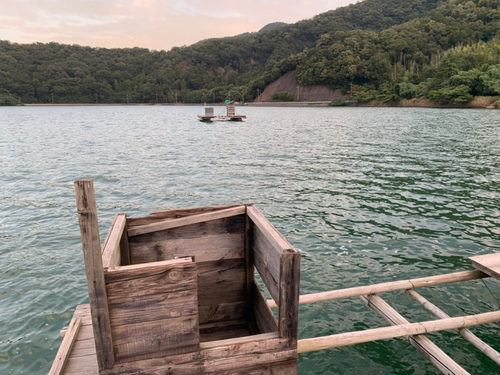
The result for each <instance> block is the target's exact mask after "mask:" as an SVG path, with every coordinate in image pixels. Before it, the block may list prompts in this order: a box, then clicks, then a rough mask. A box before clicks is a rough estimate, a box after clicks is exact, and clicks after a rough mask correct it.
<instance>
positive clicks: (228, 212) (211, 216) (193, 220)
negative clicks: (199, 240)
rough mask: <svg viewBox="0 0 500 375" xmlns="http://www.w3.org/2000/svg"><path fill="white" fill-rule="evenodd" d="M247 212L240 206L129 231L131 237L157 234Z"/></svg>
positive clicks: (143, 226)
mask: <svg viewBox="0 0 500 375" xmlns="http://www.w3.org/2000/svg"><path fill="white" fill-rule="evenodd" d="M245 212H246V207H245V206H238V207H233V208H228V209H225V210H220V211H214V212H207V213H204V214H198V215H193V216H187V217H181V218H179V219H174V220H170V221H163V222H159V223H153V224H145V225H141V226H136V227H131V228H129V229H128V235H129V237H133V236H137V235H140V234H145V233H151V232H157V231H161V230H165V229H171V228H177V227H182V226H186V225H191V224H197V223H201V222H205V221H211V220H216V219H222V218H225V217H231V216H237V215H242V214H244V213H245Z"/></svg>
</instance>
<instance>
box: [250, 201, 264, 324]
mask: <svg viewBox="0 0 500 375" xmlns="http://www.w3.org/2000/svg"><path fill="white" fill-rule="evenodd" d="M247 209H248V208H247ZM253 226H254V224H253V222H252V220H250V218H249V217H248V215H246V216H245V265H246V271H245V272H246V289H247V290H246V297H247V298H246V299H247V308H246V314H247V320H248V321H249V322H255V321H256V320H255V313H254V301H253V300H254V296H253V287H254V280H255V268H254V259H253ZM265 302H266V300H265V299H264V303H265Z"/></svg>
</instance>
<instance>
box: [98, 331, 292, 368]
mask: <svg viewBox="0 0 500 375" xmlns="http://www.w3.org/2000/svg"><path fill="white" fill-rule="evenodd" d="M264 336H267V335H264ZM276 336H277V335H276ZM255 337H256V339H255V341H249V340H247V339H248V338H245V339H243V340H242V342H240V343H238V342H237V340H226V341H228V342H233V343H230V344H229V343H228V344H225V343H224V341H221V342H220V346H219V345H218V346H214V347H210V348H206V349H204V348H202V349H200V351H199V352H196V353H187V354H182V355H176V356H169V357H165V358H154V359H150V360H144V361H138V362H131V363H121V364H117V365H115V367H113V369H112V370H106V371H105V372H103V374H106V375H111V374H123V375H124V374H145V373H147V374H152V375H164V374H183V375H201V374H217V375H236V374H247V373H248V374H252V375H257V374H269V375H271V374H273V375H296V374H297V349H296V347H294V343H293V340H289V339H279V338H277V337H275V338H272V339H266V340H262V339H258V337H259V336H255ZM211 344H212V343H211Z"/></svg>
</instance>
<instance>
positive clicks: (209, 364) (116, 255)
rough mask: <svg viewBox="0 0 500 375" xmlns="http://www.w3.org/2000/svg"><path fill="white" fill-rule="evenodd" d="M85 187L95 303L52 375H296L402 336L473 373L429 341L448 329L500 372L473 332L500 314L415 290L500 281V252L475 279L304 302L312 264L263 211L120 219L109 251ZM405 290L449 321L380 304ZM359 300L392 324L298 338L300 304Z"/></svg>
mask: <svg viewBox="0 0 500 375" xmlns="http://www.w3.org/2000/svg"><path fill="white" fill-rule="evenodd" d="M75 189H76V197H77V208H78V216H79V221H80V230H81V235H82V246H83V251H84V260H85V269H86V275H87V282H88V286H89V300H90V304H88V305H80V306H78V307H77V308H76V310H75V313H74V315H73V319H72V320H71V322H70V325H69V327H68V329H67V330H65V331H61V335H62V336H63V337H64V339H63V342H62V344H61V347H60V349H59V351H58V353H57V356H56V359H55V361H54V363H53V365H52V368H51V370H50V373H49V374H50V375H56V374H72V375H84V374H85V375H102V374H110V375H111V374H157V375H160V374H162V375H163V374H182V375H186V374H193V375H194V374H221V375H237V374H248V375H257V374H266V375H292V374H293V375H295V374H297V355H298V353H306V352H311V351H318V350H325V349H330V348H336V347H341V346H347V345H355V344H359V343H365V342H370V341H375V340H384V339H391V338H396V337H403V338H405V339H406V340H407V341H408V342H409V343H410V344H411V345H413V346H414V347H415V348H416V349H417V350H418V351H420V352H421V353H422V354H423V355H424V357H426V358H427V359H428V360H429V361H430V362H431V363H433V364H434V365H435V366H436V367H437V368H438V369H439V370H440V371H441V372H442V373H443V374H461V375H465V374H468V372H467V371H466V370H464V369H463V368H462V367H461V366H460V365H459V364H458V363H456V362H455V361H454V360H453V359H452V358H450V357H449V356H448V355H447V354H446V353H444V352H443V351H442V350H441V349H440V348H438V347H437V346H436V345H435V344H434V343H433V342H432V341H431V340H430V339H429V338H428V337H426V336H425V334H427V333H430V332H437V331H442V330H456V331H457V332H458V333H459V334H461V335H462V336H463V337H464V338H465V339H466V340H468V341H469V342H470V343H471V344H473V345H474V346H475V347H477V348H478V349H479V350H480V351H481V352H483V353H484V354H485V355H487V356H488V357H490V358H491V359H492V360H494V361H495V362H496V363H497V364H499V365H500V354H499V353H498V352H497V351H496V350H495V349H493V348H492V347H490V346H489V345H487V344H486V343H484V342H483V341H481V340H480V339H479V338H478V337H476V336H475V335H474V334H473V333H472V332H470V331H469V330H468V329H467V327H470V326H474V325H479V324H486V323H492V322H497V321H500V311H493V312H488V313H483V314H477V315H473V316H462V317H449V316H448V315H447V314H446V313H445V312H443V311H442V310H440V309H439V308H438V307H437V306H435V305H433V304H432V303H430V302H429V301H427V300H426V299H425V298H423V297H422V296H421V295H420V294H418V293H417V292H416V290H415V289H417V288H422V287H432V286H436V285H444V284H450V283H455V282H466V281H470V280H478V279H483V278H486V277H490V276H492V277H494V278H497V279H498V278H500V253H497V254H490V255H484V256H477V257H471V258H470V260H471V261H472V263H473V265H474V266H475V267H476V268H478V270H475V271H465V272H456V273H451V274H445V275H438V276H430V277H424V278H419V279H412V280H402V281H394V282H389V283H383V284H375V285H369V286H362V287H354V288H348V289H341V290H334V291H328V292H323V293H314V294H308V295H302V296H299V282H300V254H299V253H298V252H297V251H296V250H295V249H294V248H293V247H292V246H291V245H290V243H289V242H288V241H287V240H286V239H285V238H284V237H283V236H282V235H281V234H280V233H279V232H278V231H277V230H276V229H275V228H274V227H273V226H272V225H271V224H270V223H269V221H268V220H267V219H266V218H265V217H264V216H263V215H262V214H261V213H260V212H259V211H258V210H257V208H256V207H254V205H253V204H244V205H231V206H219V207H202V208H191V209H180V210H169V211H158V212H154V213H153V214H151V215H150V216H147V217H139V218H129V217H127V216H126V214H118V215H117V216H116V217H115V219H114V221H113V223H112V225H111V228H110V230H109V232H108V235H107V237H106V239H105V241H104V245H103V246H102V248H101V245H100V239H99V231H98V224H97V213H96V204H95V197H94V187H93V182H92V180H79V181H76V182H75ZM255 271H257V272H258V274H259V275H260V276H261V279H262V283H258V282H257V281H256V280H255ZM261 288H262V289H267V292H268V295H270V296H271V297H272V299H271V300H267V301H266V299H265V297H264V294H263V292H262V289H261ZM401 290H404V291H406V293H407V294H408V295H409V296H410V297H411V298H413V299H414V300H416V301H417V302H419V303H420V304H421V305H422V306H423V307H425V308H426V309H428V310H429V311H431V312H432V313H433V314H434V315H435V316H436V317H437V320H433V321H427V322H418V323H411V322H409V321H408V320H407V319H405V318H404V317H403V316H401V315H400V314H399V313H398V312H397V311H396V310H394V309H393V308H392V307H391V306H390V305H389V304H387V303H386V302H385V301H384V300H383V299H382V298H381V297H380V296H379V295H378V294H380V293H386V292H392V291H401ZM353 297H360V298H361V299H362V300H363V301H364V302H366V303H367V305H368V306H369V307H370V308H371V309H373V310H374V311H375V312H376V313H378V314H379V315H381V316H382V317H383V318H384V319H385V320H386V321H387V322H388V323H389V325H390V326H388V327H382V328H375V329H368V330H364V331H355V332H347V333H340V334H336V335H330V336H324V337H316V338H308V339H302V340H297V337H298V311H299V304H307V303H317V302H322V301H330V300H335V299H342V298H353ZM272 309H276V310H275V312H276V313H275V312H273V311H272ZM276 316H277V318H276Z"/></svg>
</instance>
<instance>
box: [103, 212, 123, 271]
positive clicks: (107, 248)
mask: <svg viewBox="0 0 500 375" xmlns="http://www.w3.org/2000/svg"><path fill="white" fill-rule="evenodd" d="M126 224H127V215H125V214H117V215H116V216H115V219H114V220H113V223H112V224H111V228H109V232H108V235H107V237H106V240H105V241H104V245H103V249H102V266H103V268H104V269H108V268H109V269H113V268H115V267H119V266H121V251H120V243H121V240H122V236H123V232H124V230H125V226H126Z"/></svg>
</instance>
